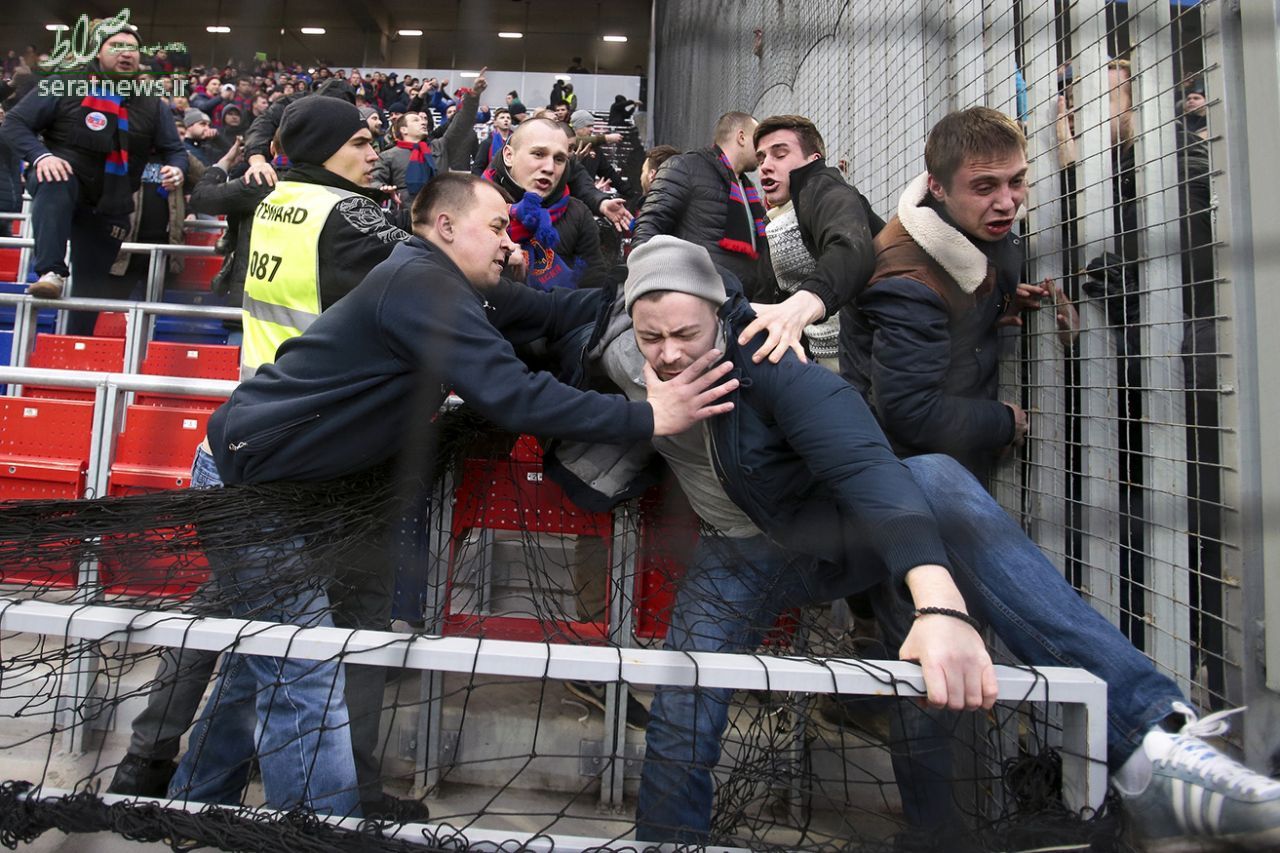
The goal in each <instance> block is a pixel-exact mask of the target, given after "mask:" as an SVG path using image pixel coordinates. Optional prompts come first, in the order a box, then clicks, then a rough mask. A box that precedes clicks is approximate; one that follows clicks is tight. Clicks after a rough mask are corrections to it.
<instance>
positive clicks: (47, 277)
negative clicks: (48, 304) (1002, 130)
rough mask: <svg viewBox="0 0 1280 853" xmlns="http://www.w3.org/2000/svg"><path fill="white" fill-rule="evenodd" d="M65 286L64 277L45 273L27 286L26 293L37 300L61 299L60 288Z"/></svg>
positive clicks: (54, 273) (53, 273)
mask: <svg viewBox="0 0 1280 853" xmlns="http://www.w3.org/2000/svg"><path fill="white" fill-rule="evenodd" d="M66 284H67V280H66V278H65V277H63V276H60V275H58V274H57V273H56V272H47V273H45V274H44V275H42V276H40V277H39V278H38V279H36V280H35V281H33V282H32V283H31V284H29V285H27V293H30V294H31V295H32V296H34V297H36V298H37V299H61V298H62V288H64V287H65V286H66Z"/></svg>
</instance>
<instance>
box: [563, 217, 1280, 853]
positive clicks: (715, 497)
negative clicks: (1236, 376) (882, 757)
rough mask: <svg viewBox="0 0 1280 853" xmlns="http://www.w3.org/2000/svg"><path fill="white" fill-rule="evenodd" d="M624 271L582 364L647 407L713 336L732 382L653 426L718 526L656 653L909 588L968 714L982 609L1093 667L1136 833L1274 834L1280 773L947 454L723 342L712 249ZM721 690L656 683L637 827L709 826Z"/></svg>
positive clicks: (1045, 649) (1037, 650) (929, 649)
mask: <svg viewBox="0 0 1280 853" xmlns="http://www.w3.org/2000/svg"><path fill="white" fill-rule="evenodd" d="M627 265H628V274H627V279H626V282H625V285H624V291H623V298H622V299H620V300H617V301H616V302H615V304H614V305H613V307H612V310H611V312H610V314H609V316H608V317H607V319H604V320H603V321H602V322H598V323H597V324H596V325H595V330H596V331H595V332H594V334H593V340H592V341H591V342H590V343H589V345H588V347H587V350H586V354H587V356H588V358H587V362H586V363H587V364H588V366H589V367H596V366H598V367H599V368H600V369H602V370H603V372H604V373H605V374H606V375H607V376H608V378H609V379H610V380H611V381H612V382H613V383H614V384H616V385H618V386H619V387H620V388H622V389H623V391H624V392H625V393H626V394H627V395H628V396H629V397H631V398H632V399H634V400H641V399H644V398H645V397H646V395H652V394H653V393H654V392H655V391H656V390H659V389H660V388H661V387H662V385H663V384H664V383H665V382H667V381H670V380H671V379H673V378H675V377H677V376H683V375H684V371H685V370H687V369H688V367H689V366H690V365H691V364H696V363H698V361H699V360H700V359H701V358H703V357H705V354H706V353H707V352H709V351H714V350H715V349H716V348H718V347H724V349H725V358H726V361H727V362H729V363H731V364H732V365H733V367H734V375H735V376H738V377H739V378H740V379H741V382H740V384H739V386H738V390H737V391H736V392H734V393H733V394H732V395H731V396H732V398H733V400H734V402H735V406H734V408H733V409H732V410H731V411H730V412H728V413H726V414H724V415H720V416H717V417H714V418H710V419H708V420H706V421H704V422H702V423H699V424H695V425H693V426H692V427H691V428H690V429H689V430H687V431H685V432H683V433H679V434H675V435H672V436H669V437H665V438H655V439H653V440H652V445H653V447H654V449H656V450H657V451H658V452H659V453H661V455H662V456H663V457H664V458H665V459H666V460H667V462H668V463H669V464H670V465H671V467H672V468H673V470H674V472H675V474H676V476H677V478H678V479H679V480H680V483H681V486H682V488H683V490H684V492H685V494H686V496H687V497H688V498H689V501H690V503H691V504H692V506H693V508H694V510H695V511H696V512H697V513H698V515H699V516H700V517H701V518H702V520H703V521H704V522H705V524H706V525H707V526H709V527H710V528H713V529H714V530H715V531H716V533H715V534H714V535H705V536H703V537H702V541H701V542H700V544H699V546H698V548H697V550H696V551H695V554H694V556H693V558H692V559H691V561H690V565H689V568H688V571H687V573H686V575H685V577H684V578H683V579H682V581H681V582H680V583H681V585H680V587H679V589H678V590H677V593H676V601H675V604H674V606H673V609H672V614H671V621H670V628H669V631H668V634H667V640H666V647H667V648H669V649H676V650H681V651H708V652H727V651H745V650H749V649H752V648H754V647H755V646H756V645H757V644H759V642H760V641H761V640H762V638H763V637H764V635H765V634H766V633H767V632H768V631H769V630H770V629H771V628H772V627H773V625H774V624H775V621H776V619H777V617H778V615H779V614H780V613H782V612H784V611H786V610H787V609H788V608H791V607H797V606H803V605H805V604H810V603H822V602H826V601H830V600H832V599H834V598H836V597H838V596H841V595H845V594H848V593H851V592H858V591H860V590H872V592H873V595H875V596H877V597H878V598H880V599H882V600H885V601H886V602H889V601H890V600H891V599H894V598H897V597H900V596H902V595H909V596H910V599H911V602H912V606H913V607H914V614H913V616H914V618H913V620H911V621H910V622H909V631H908V632H907V634H906V640H905V642H903V644H902V649H901V652H900V657H901V658H902V659H903V660H913V661H918V662H919V663H920V666H921V672H922V675H923V678H924V683H925V688H926V693H927V699H928V702H929V704H930V705H932V706H934V707H947V708H950V709H952V710H962V709H967V710H976V709H978V708H990V707H991V705H992V703H993V702H994V701H995V698H996V693H997V683H996V677H995V672H994V669H993V668H992V665H991V659H990V656H989V655H988V653H987V651H986V649H985V646H984V644H983V640H982V637H981V636H980V634H979V633H978V631H977V630H975V629H976V628H977V627H978V625H979V623H978V622H977V619H975V616H976V617H978V618H981V619H982V620H984V621H986V622H987V623H989V625H990V627H991V628H992V629H993V630H994V632H995V633H996V635H997V636H999V637H1000V639H1001V640H1002V641H1003V642H1004V643H1005V644H1006V645H1007V646H1008V647H1009V649H1010V650H1011V651H1013V653H1014V654H1015V655H1017V656H1018V657H1019V658H1020V659H1022V660H1023V661H1024V662H1025V663H1028V664H1031V665H1033V666H1075V667H1082V668H1084V669H1086V670H1088V671H1090V672H1091V673H1093V674H1094V675H1097V676H1099V677H1100V678H1102V679H1103V680H1105V681H1106V682H1107V688H1108V689H1107V702H1108V706H1107V745H1108V766H1109V767H1110V770H1111V772H1112V774H1113V775H1112V782H1113V784H1114V785H1115V786H1116V788H1117V790H1118V791H1119V793H1120V795H1121V798H1122V800H1123V802H1124V804H1125V807H1126V811H1127V812H1128V816H1129V818H1130V819H1131V822H1132V823H1131V825H1132V827H1133V829H1134V832H1135V834H1136V835H1137V837H1138V838H1139V839H1140V840H1142V841H1146V842H1157V843H1163V844H1169V842H1171V841H1172V840H1174V839H1196V840H1198V841H1203V842H1206V843H1209V844H1213V843H1215V842H1216V839H1214V838H1213V837H1214V836H1215V835H1226V836H1228V837H1229V840H1228V841H1227V842H1224V843H1223V845H1222V847H1223V848H1226V847H1227V846H1229V845H1235V844H1240V845H1243V846H1245V847H1246V848H1247V849H1251V850H1265V849H1273V848H1272V846H1271V845H1274V843H1275V841H1276V839H1277V838H1280V782H1274V781H1271V780H1269V779H1267V778H1266V777H1264V776H1261V775H1259V774H1256V773H1253V772H1251V771H1249V770H1248V769H1247V768H1245V767H1242V766H1241V765H1240V764H1238V763H1237V762H1235V761H1232V760H1231V759H1229V758H1227V757H1226V756H1225V755H1223V754H1222V753H1220V752H1218V751H1217V750H1216V749H1214V748H1213V747H1211V746H1209V745H1208V744H1206V743H1205V742H1204V741H1203V740H1201V736H1202V735H1203V736H1209V735H1211V734H1216V733H1218V732H1220V731H1221V725H1222V723H1221V718H1220V717H1218V716H1217V715H1215V717H1214V718H1213V719H1210V718H1206V719H1205V720H1203V721H1198V720H1197V718H1196V716H1195V714H1194V713H1193V712H1192V711H1191V709H1190V707H1189V703H1188V702H1187V701H1186V699H1185V698H1184V697H1183V696H1182V694H1181V693H1180V691H1179V690H1178V688H1177V686H1176V685H1175V684H1174V683H1173V681H1172V680H1171V679H1169V678H1168V677H1167V676H1165V675H1163V674H1161V673H1160V672H1158V671H1157V670H1156V668H1155V666H1154V665H1153V664H1152V663H1151V661H1150V660H1149V659H1148V658H1146V657H1145V656H1144V655H1143V654H1142V653H1141V652H1139V651H1138V650H1137V649H1135V648H1134V647H1133V646H1132V645H1131V644H1130V643H1129V641H1128V640H1127V639H1126V638H1125V637H1124V636H1123V635H1121V634H1120V632H1119V631H1118V630H1117V629H1116V628H1115V627H1114V626H1113V625H1111V624H1110V623H1109V622H1107V621H1106V619H1104V618H1103V617H1102V616H1101V614H1099V613H1098V612H1097V611H1096V610H1094V609H1093V608H1092V607H1090V606H1089V605H1088V604H1087V603H1085V602H1084V601H1083V600H1082V599H1081V598H1080V596H1079V595H1078V594H1077V593H1076V592H1075V590H1074V589H1073V588H1072V587H1071V586H1070V585H1069V584H1068V583H1067V582H1066V581H1065V580H1064V579H1063V577H1062V576H1061V575H1060V574H1059V573H1058V572H1057V570H1056V569H1055V568H1054V567H1053V565H1052V564H1051V563H1050V562H1049V561H1048V560H1047V559H1046V558H1045V557H1044V556H1043V554H1041V553H1040V550H1039V549H1038V548H1037V547H1036V546H1035V544H1034V543H1032V542H1031V541H1030V540H1029V539H1028V538H1027V537H1026V535H1025V534H1024V533H1023V532H1022V530H1021V528H1019V527H1018V525H1017V524H1016V523H1015V522H1014V521H1013V520H1012V519H1011V518H1010V517H1009V515H1008V514H1007V513H1006V512H1005V511H1004V510H1003V509H1002V508H1001V507H1000V506H999V505H998V504H996V503H995V501H994V500H993V499H992V498H991V496H990V495H988V494H987V493H986V491H985V490H984V489H983V488H982V486H981V484H979V483H978V482H977V480H975V479H974V478H973V476H972V475H970V474H969V473H968V472H966V471H965V470H964V469H963V468H962V467H961V466H960V465H959V464H958V463H957V462H956V461H955V460H954V459H951V458H950V457H947V456H944V455H941V454H933V455H922V456H917V457H914V458H912V459H909V460H906V461H905V462H902V461H899V460H898V459H897V458H896V457H895V456H894V454H893V452H892V451H891V450H890V448H889V446H888V443H887V442H886V440H885V438H884V435H883V433H882V432H881V431H880V429H879V427H878V426H877V424H876V422H875V419H874V418H873V416H872V415H871V413H870V411H869V410H868V408H867V406H866V403H865V402H864V401H863V400H862V398H861V396H860V395H859V394H858V393H857V392H856V391H855V390H854V389H853V388H851V387H850V386H849V385H848V384H847V383H845V382H844V381H843V380H842V379H841V378H840V377H838V376H836V375H835V374H834V373H832V372H831V371H828V370H825V369H823V368H820V367H818V366H816V365H811V364H810V365H806V364H802V363H801V362H800V360H799V359H798V358H797V357H795V355H794V354H791V353H787V354H784V357H783V358H782V359H781V360H780V361H779V362H777V363H776V364H775V363H773V362H771V361H769V360H764V361H759V362H757V361H756V360H754V359H753V358H752V355H753V353H754V351H755V350H756V349H757V348H758V347H759V339H758V338H756V339H754V340H752V341H751V342H749V343H748V344H747V345H746V346H739V345H738V344H737V342H736V339H737V338H736V336H737V334H738V331H739V330H740V329H742V328H744V327H745V325H746V324H747V323H748V322H749V321H750V319H751V317H752V314H751V310H750V307H749V306H748V305H747V304H746V302H745V300H744V299H743V297H742V296H741V294H740V293H732V295H731V291H734V290H736V286H737V283H736V282H734V281H733V280H732V277H730V276H727V275H725V274H723V273H722V272H721V271H718V270H717V269H716V268H715V267H714V266H713V265H712V263H711V260H710V258H709V256H708V255H707V253H706V250H705V248H703V247H699V246H693V245H691V244H689V243H686V242H684V241H680V240H677V239H674V238H669V237H659V238H655V239H654V240H652V241H650V242H649V243H647V244H645V245H644V246H642V247H640V248H639V249H636V250H635V251H633V252H632V253H631V256H630V257H629V259H628V263H627ZM571 458H574V457H571ZM576 458H577V459H585V457H583V456H577V457H576ZM599 461H600V460H599V459H598V458H597V459H595V460H591V462H590V464H588V465H587V466H586V467H587V468H590V470H591V471H592V472H593V473H592V476H591V486H590V487H587V486H586V485H585V481H581V480H580V481H578V482H577V483H576V484H575V483H573V482H572V481H566V483H567V485H568V486H569V487H570V488H571V489H572V490H573V493H575V494H577V495H578V496H579V497H582V498H584V499H587V498H589V497H594V498H595V499H596V500H607V499H608V497H609V495H608V494H603V493H601V489H602V488H605V487H606V486H605V484H606V483H607V484H608V486H607V488H611V489H614V490H616V491H617V492H625V491H626V488H625V486H626V484H622V483H620V482H618V480H617V479H614V478H613V474H612V470H611V469H607V468H605V469H602V468H600V467H598V466H597V465H596V464H595V463H598V462H599ZM632 461H633V462H634V460H632ZM549 470H551V471H553V472H554V473H556V474H557V476H558V478H560V479H564V475H565V474H571V473H572V468H571V467H556V466H555V465H553V466H552V467H551V468H550V469H549ZM582 470H586V469H585V468H584V469H582ZM602 470H604V471H606V472H607V473H606V474H605V475H601V474H600V472H601V471H602ZM588 490H594V495H593V494H592V493H591V492H590V491H588ZM595 508H599V506H597V507H595ZM891 609H892V605H891ZM970 614H973V615H970ZM731 696H732V691H731V690H727V689H720V688H715V689H712V688H706V687H697V686H694V687H692V688H690V687H662V688H659V690H658V693H657V696H656V698H655V700H654V703H653V706H652V709H651V713H652V718H651V720H650V723H649V727H648V730H647V735H646V749H645V763H644V770H643V774H642V777H641V782H640V792H639V801H638V803H637V808H636V820H637V824H638V827H637V838H638V839H639V840H641V841H674V842H680V843H694V844H698V843H707V842H708V841H709V840H712V839H710V827H711V806H712V799H713V784H712V777H711V771H712V770H713V769H714V768H715V766H716V764H717V762H718V759H719V755H720V738H721V735H722V733H723V731H724V728H725V726H726V724H727V722H728V710H729V702H730V699H731ZM900 782H901V780H900ZM1188 789H1189V790H1188ZM906 793H908V792H904V796H905V794H906ZM1210 801H1214V802H1216V805H1215V806H1214V807H1213V808H1212V809H1209V810H1207V811H1208V812H1210V813H1211V814H1205V813H1202V812H1201V811H1200V810H1199V808H1200V804H1201V803H1202V802H1210ZM1191 810H1195V811H1194V813H1193V814H1192V815H1191V816H1190V818H1189V819H1188V818H1185V817H1183V815H1184V814H1185V813H1186V812H1188V811H1191ZM1187 846H1188V847H1190V845H1187ZM1197 849H1201V848H1197ZM1209 849H1215V850H1216V849H1219V848H1218V847H1211V848H1209ZM1231 849H1235V848H1234V847H1232V848H1231Z"/></svg>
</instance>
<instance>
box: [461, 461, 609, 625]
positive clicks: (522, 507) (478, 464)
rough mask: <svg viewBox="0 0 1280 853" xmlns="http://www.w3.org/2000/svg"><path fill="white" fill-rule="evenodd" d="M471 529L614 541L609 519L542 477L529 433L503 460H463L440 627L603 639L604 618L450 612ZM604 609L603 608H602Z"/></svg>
mask: <svg viewBox="0 0 1280 853" xmlns="http://www.w3.org/2000/svg"><path fill="white" fill-rule="evenodd" d="M473 529H485V530H519V531H522V532H526V533H562V534H575V535H582V536H596V537H600V538H601V539H603V540H604V545H605V548H606V550H607V549H608V548H609V547H610V545H611V543H612V541H613V518H612V516H611V515H610V514H609V513H607V512H594V513H593V512H586V511H585V510H581V509H579V508H578V507H577V506H575V505H574V504H573V503H571V502H570V501H569V499H568V498H567V497H566V496H565V494H564V492H563V491H561V489H560V487H559V486H557V485H556V484H555V483H553V482H551V481H550V480H544V479H543V476H542V452H541V449H540V448H539V447H538V444H537V441H536V440H535V439H533V438H532V437H531V436H522V437H521V438H520V439H519V440H518V441H517V442H516V445H515V449H514V450H513V451H512V453H511V458H507V459H467V460H464V461H463V465H462V475H461V477H460V478H459V482H458V487H457V490H456V493H455V503H454V507H453V526H452V529H451V531H450V533H451V536H450V542H449V577H448V580H447V583H446V588H445V605H444V614H443V616H444V619H443V632H444V633H445V634H446V635H455V636H456V635H461V636H468V637H477V636H484V637H487V638H489V639H504V640H529V641H537V642H543V641H547V640H551V641H567V640H570V639H572V640H573V641H577V642H582V641H586V642H592V643H604V642H606V641H607V638H608V625H607V624H606V623H604V622H581V621H563V620H545V621H544V620H539V619H534V618H528V617H522V616H485V615H473V614H469V613H454V612H452V611H451V607H450V598H451V595H452V592H453V583H454V568H455V566H456V564H457V561H458V559H459V558H460V556H462V555H461V554H460V553H459V552H460V550H461V548H462V547H464V543H465V542H466V538H467V534H468V533H469V532H470V531H471V530H473ZM607 612H608V610H607V608H606V613H607Z"/></svg>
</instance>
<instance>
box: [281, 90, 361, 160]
mask: <svg viewBox="0 0 1280 853" xmlns="http://www.w3.org/2000/svg"><path fill="white" fill-rule="evenodd" d="M368 129H369V125H368V124H367V123H366V122H365V120H364V119H362V118H360V111H359V110H358V109H356V108H355V105H354V104H348V103H347V102H346V101H344V100H341V99H340V98H322V97H317V96H316V95H308V96H307V97H305V98H299V99H298V100H296V101H294V102H293V103H291V104H289V106H288V107H286V108H285V111H284V117H283V118H282V119H281V120H280V144H281V145H282V146H283V147H284V154H285V156H286V157H288V158H289V161H290V162H292V163H311V164H313V165H316V166H323V165H324V161H325V160H328V159H329V158H330V157H332V156H333V154H334V152H336V151H337V150H338V149H339V148H341V147H342V146H343V145H344V144H346V141H347V140H348V139H350V138H351V137H352V136H354V135H355V133H356V131H359V130H368Z"/></svg>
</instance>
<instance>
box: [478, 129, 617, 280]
mask: <svg viewBox="0 0 1280 853" xmlns="http://www.w3.org/2000/svg"><path fill="white" fill-rule="evenodd" d="M569 162H570V159H569V139H568V137H567V136H565V133H564V131H563V130H562V129H561V126H560V125H558V124H556V123H555V122H553V121H550V120H548V119H530V120H529V121H527V122H525V123H524V124H522V125H520V126H519V127H518V128H516V129H515V131H514V132H512V134H511V139H510V141H508V143H507V146H506V147H505V148H503V150H502V157H501V158H499V159H498V160H497V161H496V162H494V163H493V165H492V166H491V167H490V168H489V170H488V171H486V172H485V173H484V177H485V179H486V180H489V181H492V182H494V183H496V184H497V185H498V186H500V187H502V189H503V190H505V191H506V192H507V193H509V194H510V195H511V197H512V198H514V199H517V201H516V203H515V204H513V205H512V206H511V222H510V225H509V226H508V227H507V233H508V234H509V235H510V236H511V239H512V241H513V242H515V243H516V244H518V245H519V246H520V248H521V251H522V253H523V255H522V256H523V258H524V261H523V263H520V258H519V257H518V256H516V255H513V256H512V261H511V264H512V267H513V270H514V271H513V273H512V274H513V276H514V277H515V278H517V279H518V280H522V281H525V282H526V283H527V284H529V285H530V286H532V287H536V288H538V289H539V290H551V289H553V288H557V287H568V288H575V287H598V286H599V285H600V284H602V283H603V282H604V277H605V273H606V269H605V263H604V257H603V255H601V253H600V234H599V232H598V231H597V230H596V222H595V219H594V218H593V217H592V215H591V210H590V209H589V208H588V207H587V206H586V205H585V204H583V203H582V202H581V201H579V200H578V199H576V198H574V197H573V196H572V195H570V193H569V188H568V187H567V186H566V185H565V177H566V169H567V168H568V166H569Z"/></svg>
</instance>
